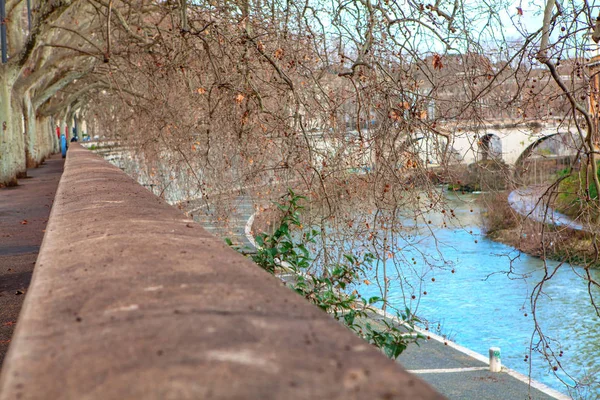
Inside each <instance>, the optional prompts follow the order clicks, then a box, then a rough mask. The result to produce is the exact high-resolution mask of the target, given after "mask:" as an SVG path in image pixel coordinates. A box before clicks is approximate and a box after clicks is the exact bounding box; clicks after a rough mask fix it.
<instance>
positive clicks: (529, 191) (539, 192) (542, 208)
mask: <svg viewBox="0 0 600 400" xmlns="http://www.w3.org/2000/svg"><path fill="white" fill-rule="evenodd" d="M547 189H548V187H546V186H532V187H526V188H519V189H516V190H513V191H512V192H510V194H509V195H508V204H509V205H510V206H511V208H512V209H513V210H515V211H516V212H517V213H519V214H521V215H523V216H525V217H527V218H531V219H533V220H534V221H538V222H542V223H549V224H553V225H557V226H564V227H567V228H571V229H575V230H578V231H588V230H587V229H585V228H584V227H583V225H581V224H580V223H579V222H577V221H574V220H573V219H571V218H570V217H568V216H566V215H564V214H561V213H559V212H558V211H555V210H553V209H552V208H550V207H548V209H547V210H546V201H545V200H544V199H541V200H540V198H541V197H542V196H543V195H544V193H545V192H546V190H547Z"/></svg>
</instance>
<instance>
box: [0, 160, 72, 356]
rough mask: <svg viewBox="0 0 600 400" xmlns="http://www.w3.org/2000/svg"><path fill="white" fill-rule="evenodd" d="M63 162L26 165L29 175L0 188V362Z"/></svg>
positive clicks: (25, 287)
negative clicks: (30, 167)
mask: <svg viewBox="0 0 600 400" xmlns="http://www.w3.org/2000/svg"><path fill="white" fill-rule="evenodd" d="M63 164H64V161H63V159H62V158H61V157H60V155H55V156H53V157H51V158H50V159H48V160H47V161H46V162H45V163H44V164H43V165H41V166H40V167H39V168H35V169H29V170H28V171H27V174H28V176H29V178H26V179H21V180H19V186H16V187H10V188H3V189H0V366H1V365H2V360H4V356H5V354H6V351H7V350H8V345H9V343H10V338H11V336H12V333H13V331H14V329H15V325H16V321H17V317H18V316H19V311H20V310H21V306H22V304H23V300H24V299H25V292H26V291H27V287H28V286H29V281H30V280H31V274H32V273H33V267H34V264H35V261H36V259H37V254H38V251H39V249H40V245H41V244H42V238H43V237H44V229H45V228H46V223H47V222H48V216H49V215H50V208H51V207H52V202H53V200H54V194H55V193H56V188H57V186H58V181H59V180H60V176H61V174H62V170H63Z"/></svg>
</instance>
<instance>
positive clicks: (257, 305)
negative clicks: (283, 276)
mask: <svg viewBox="0 0 600 400" xmlns="http://www.w3.org/2000/svg"><path fill="white" fill-rule="evenodd" d="M16 398H18V399H40V398H46V399H134V398H135V399H142V398H143V399H203V398H207V399H208V398H218V399H224V398H227V399H242V398H244V399H252V398H260V399H267V398H281V399H297V398H311V399H358V398H368V399H435V398H441V396H440V395H438V394H437V393H436V392H435V391H434V390H433V389H431V388H430V387H429V386H427V385H426V384H425V383H423V382H422V381H421V380H420V379H419V378H416V377H415V376H413V375H411V374H409V373H407V372H405V371H404V370H403V369H402V368H401V367H400V366H399V365H398V364H397V363H395V362H393V361H391V360H389V359H387V358H386V357H384V356H383V355H382V354H381V353H380V352H379V351H377V350H376V349H375V348H373V347H372V346H370V345H368V344H367V343H365V342H364V341H362V340H361V339H359V338H358V337H356V336H354V334H353V333H351V332H350V331H349V330H347V329H346V328H344V327H343V326H342V325H341V324H338V323H337V322H335V321H334V320H333V319H332V318H331V317H329V316H328V315H326V314H325V313H323V312H322V311H320V310H319V309H317V308H316V307H314V306H312V305H310V304H309V303H307V302H305V300H304V299H302V298H301V297H300V296H298V295H296V294H295V293H293V292H292V291H291V290H289V289H288V288H286V287H284V286H283V285H282V284H281V282H280V281H279V280H278V279H277V278H275V277H274V276H271V275H270V274H268V273H267V272H265V271H263V270H261V269H260V268H258V267H257V266H256V265H254V264H253V263H252V262H250V261H249V260H247V259H245V258H244V257H242V256H241V255H239V254H237V253H236V252H235V251H233V250H231V249H229V248H228V247H227V246H226V245H225V244H224V243H222V242H221V240H219V239H217V238H215V237H213V236H212V235H210V234H209V233H207V232H206V231H205V230H204V229H202V228H201V227H200V226H199V225H197V224H195V223H194V222H192V221H191V220H189V219H186V218H185V216H184V215H182V214H181V213H180V212H179V211H178V210H177V209H175V208H173V207H171V206H169V205H167V204H165V202H164V201H161V200H160V199H158V198H157V197H155V196H154V195H153V194H151V193H150V192H149V191H148V190H146V189H144V188H143V187H141V186H140V185H138V184H137V183H136V182H134V181H133V179H131V178H129V177H128V176H126V175H125V174H124V173H123V172H122V171H121V170H119V169H118V168H116V167H114V166H111V165H110V164H108V163H107V162H106V161H104V160H103V159H101V158H100V157H98V156H96V155H93V154H92V153H90V152H89V151H87V150H85V149H83V148H82V147H81V146H80V145H78V144H72V146H71V148H70V150H69V153H68V157H67V162H66V166H65V172H64V174H63V177H62V179H61V182H60V185H59V189H58V193H57V195H56V199H55V202H54V206H53V209H52V212H51V216H50V220H49V222H48V226H47V231H46V235H45V237H44V242H43V244H42V248H41V250H40V254H39V258H38V260H37V265H36V267H35V272H34V276H33V280H32V283H31V286H30V288H29V291H28V294H27V298H26V300H25V304H24V306H23V310H22V312H21V315H20V318H19V321H18V323H17V329H16V332H15V334H14V337H13V341H12V344H11V348H10V350H9V353H8V356H7V358H6V360H5V363H4V366H3V369H2V376H1V377H0V399H1V400H8V399H16Z"/></svg>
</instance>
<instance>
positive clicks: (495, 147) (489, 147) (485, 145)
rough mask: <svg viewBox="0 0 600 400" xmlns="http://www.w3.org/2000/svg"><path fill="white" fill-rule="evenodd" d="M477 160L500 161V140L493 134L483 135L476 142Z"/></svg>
mask: <svg viewBox="0 0 600 400" xmlns="http://www.w3.org/2000/svg"><path fill="white" fill-rule="evenodd" d="M477 145H478V152H479V156H480V157H478V158H479V160H480V161H487V160H502V139H501V138H500V136H498V135H496V134H494V133H488V134H485V135H483V136H482V137H481V139H479V141H478V142H477Z"/></svg>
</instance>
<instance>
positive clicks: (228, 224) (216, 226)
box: [186, 195, 258, 253]
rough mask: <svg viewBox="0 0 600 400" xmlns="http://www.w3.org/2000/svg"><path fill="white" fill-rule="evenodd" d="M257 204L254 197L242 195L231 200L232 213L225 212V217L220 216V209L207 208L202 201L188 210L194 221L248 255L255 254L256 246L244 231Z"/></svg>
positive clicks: (212, 206)
mask: <svg viewBox="0 0 600 400" xmlns="http://www.w3.org/2000/svg"><path fill="white" fill-rule="evenodd" d="M228 202H229V200H228ZM228 204H229V203H228ZM257 204H258V203H256V202H255V201H254V200H253V199H252V197H250V196H247V195H240V196H237V197H236V198H235V199H233V200H231V210H230V212H226V211H225V212H224V213H223V215H220V213H219V209H218V208H217V207H216V206H215V205H214V204H209V205H208V206H207V205H206V203H203V202H201V201H195V202H191V203H190V204H189V205H187V207H186V209H187V211H188V212H189V213H190V216H192V217H193V219H194V221H196V222H198V223H199V224H201V225H202V226H203V227H204V229H206V230H207V231H209V232H210V233H212V234H213V235H215V236H217V237H220V238H222V239H226V238H227V239H229V240H231V241H232V244H233V247H234V248H236V249H239V250H240V251H241V252H242V253H247V252H253V251H254V246H253V245H252V244H251V243H250V241H249V240H248V238H247V237H246V233H245V230H244V229H245V228H246V222H247V221H248V219H249V218H250V217H251V216H252V214H254V212H255V211H256V206H257ZM221 211H224V210H221Z"/></svg>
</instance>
